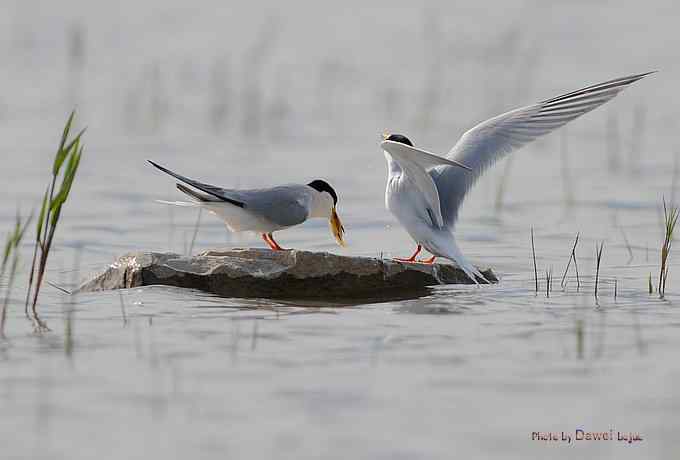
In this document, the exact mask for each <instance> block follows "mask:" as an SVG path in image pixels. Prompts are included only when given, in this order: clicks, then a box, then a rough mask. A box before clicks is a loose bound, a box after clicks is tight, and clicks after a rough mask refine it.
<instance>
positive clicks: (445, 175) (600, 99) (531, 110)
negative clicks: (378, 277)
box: [431, 72, 654, 227]
mask: <svg viewBox="0 0 680 460" xmlns="http://www.w3.org/2000/svg"><path fill="white" fill-rule="evenodd" d="M651 73H654V72H647V73H643V74H638V75H631V76H628V77H622V78H616V79H614V80H609V81H606V82H604V83H599V84H597V85H592V86H588V87H586V88H582V89H579V90H577V91H572V92H570V93H566V94H563V95H561V96H557V97H553V98H551V99H546V100H545V101H541V102H538V103H536V104H532V105H529V106H527V107H522V108H519V109H515V110H511V111H510V112H507V113H504V114H502V115H498V116H497V117H494V118H491V119H490V120H487V121H484V122H482V123H480V124H478V125H477V126H475V127H474V128H472V129H470V130H469V131H467V132H466V133H465V134H463V136H462V137H461V138H460V140H458V142H457V143H456V145H455V146H454V147H453V148H452V149H451V151H450V152H449V153H448V155H447V158H449V159H450V160H454V161H457V162H460V163H463V164H464V165H466V166H468V167H470V168H471V169H472V172H470V171H463V170H461V169H460V168H453V167H449V166H439V167H437V168H435V169H434V170H433V171H431V175H432V179H433V180H434V182H435V184H436V186H437V189H438V192H439V198H440V202H441V210H442V216H443V220H444V225H446V226H448V227H453V225H454V224H455V222H456V218H457V217H458V209H459V208H460V205H461V203H462V202H463V199H464V198H465V195H466V194H467V192H468V190H469V189H470V188H471V187H472V186H473V185H474V183H475V182H476V181H477V179H478V178H479V177H480V176H481V175H482V173H483V172H484V171H485V170H486V169H487V168H488V167H490V166H491V165H493V164H494V163H495V162H496V161H498V160H499V159H501V158H503V157H504V156H505V155H507V154H508V153H510V152H511V151H513V150H515V149H517V148H520V147H522V146H524V145H526V144H528V143H529V142H531V141H533V140H535V139H536V138H538V137H540V136H543V135H544V134H548V133H549V132H551V131H554V130H555V129H557V128H559V127H561V126H564V125H565V124H567V123H569V122H570V121H572V120H574V119H576V118H578V117H580V116H581V115H583V114H585V113H587V112H590V111H591V110H593V109H595V108H596V107H599V106H600V105H602V104H604V103H605V102H607V101H609V100H611V99H612V98H614V96H616V95H617V94H618V93H619V92H620V91H622V90H623V89H625V88H626V87H627V86H628V85H630V84H631V83H634V82H636V81H638V80H640V79H641V78H643V77H645V76H647V75H649V74H651Z"/></svg>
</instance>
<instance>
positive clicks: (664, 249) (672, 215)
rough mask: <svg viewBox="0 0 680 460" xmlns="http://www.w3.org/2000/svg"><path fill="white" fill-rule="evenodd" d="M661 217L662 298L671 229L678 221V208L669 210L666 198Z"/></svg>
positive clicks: (666, 276)
mask: <svg viewBox="0 0 680 460" xmlns="http://www.w3.org/2000/svg"><path fill="white" fill-rule="evenodd" d="M663 218H664V240H663V245H662V246H661V269H660V270H659V287H658V290H659V298H660V299H663V298H664V296H665V294H666V280H667V279H668V269H669V266H668V256H669V255H670V253H671V244H672V242H673V231H674V230H675V224H676V223H677V221H678V208H677V207H673V208H671V209H670V210H669V209H668V208H667V207H666V200H665V199H664V200H663Z"/></svg>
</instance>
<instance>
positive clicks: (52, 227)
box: [25, 111, 85, 330]
mask: <svg viewBox="0 0 680 460" xmlns="http://www.w3.org/2000/svg"><path fill="white" fill-rule="evenodd" d="M74 117H75V111H73V112H71V115H70V116H69V118H68V121H67V122H66V125H65V126H64V130H63V132H62V135H61V141H60V142H59V148H58V149H57V153H56V155H55V157H54V162H53V163H52V177H51V179H50V181H49V184H48V186H47V188H46V190H45V195H44V196H43V200H42V205H41V207H40V215H39V218H38V222H37V226H36V236H35V247H34V250H33V261H32V262H31V272H30V275H29V280H28V290H27V292H26V304H25V313H26V316H27V317H29V318H31V316H30V315H29V304H30V305H31V313H32V319H33V321H34V323H35V326H36V329H37V330H47V326H46V325H45V324H44V323H43V322H42V321H41V320H40V319H39V317H38V312H37V310H36V305H37V303H38V295H39V293H40V287H41V286H42V282H43V278H44V276H45V269H46V267H47V259H48V257H49V254H50V249H51V248H52V242H53V240H54V234H55V232H56V230H57V226H58V224H59V219H60V217H61V211H62V208H63V206H64V204H66V201H67V200H68V198H69V195H70V193H71V187H72V185H73V181H74V180H75V177H76V173H77V172H78V166H79V165H80V158H81V156H82V154H83V146H82V145H81V143H80V139H81V137H82V135H83V133H84V132H85V130H84V129H83V130H82V131H80V132H79V133H78V134H77V135H76V136H75V137H74V138H73V139H71V140H69V134H70V131H71V125H72V123H73V119H74ZM31 293H32V299H31Z"/></svg>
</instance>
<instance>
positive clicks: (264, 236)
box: [262, 233, 277, 251]
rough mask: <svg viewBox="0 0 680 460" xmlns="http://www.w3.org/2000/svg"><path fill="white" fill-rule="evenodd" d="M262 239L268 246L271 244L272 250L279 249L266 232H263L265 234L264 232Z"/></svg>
mask: <svg viewBox="0 0 680 460" xmlns="http://www.w3.org/2000/svg"><path fill="white" fill-rule="evenodd" d="M262 239H263V240H264V242H265V243H267V246H269V248H270V249H271V250H272V251H276V250H277V249H276V246H274V245H273V244H272V242H271V241H269V237H268V236H267V234H266V233H263V234H262Z"/></svg>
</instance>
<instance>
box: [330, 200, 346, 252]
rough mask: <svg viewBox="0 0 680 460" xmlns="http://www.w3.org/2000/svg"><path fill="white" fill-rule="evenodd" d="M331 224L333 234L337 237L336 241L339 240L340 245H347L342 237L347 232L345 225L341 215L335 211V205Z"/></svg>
mask: <svg viewBox="0 0 680 460" xmlns="http://www.w3.org/2000/svg"><path fill="white" fill-rule="evenodd" d="M329 224H330V227H331V233H333V236H334V237H335V241H337V242H338V244H339V245H340V246H345V241H344V240H343V239H342V236H343V235H344V234H345V227H343V226H342V222H340V217H338V213H337V212H335V206H334V207H333V212H332V213H331V218H330V221H329Z"/></svg>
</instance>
